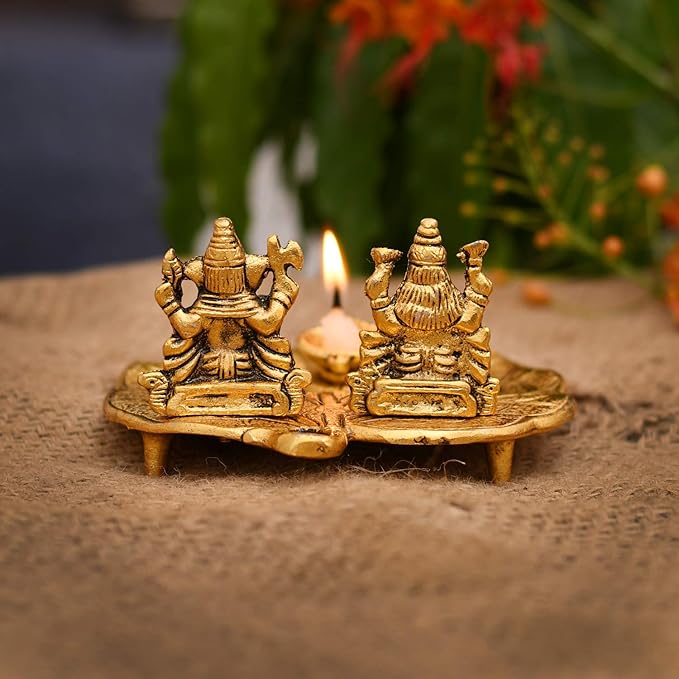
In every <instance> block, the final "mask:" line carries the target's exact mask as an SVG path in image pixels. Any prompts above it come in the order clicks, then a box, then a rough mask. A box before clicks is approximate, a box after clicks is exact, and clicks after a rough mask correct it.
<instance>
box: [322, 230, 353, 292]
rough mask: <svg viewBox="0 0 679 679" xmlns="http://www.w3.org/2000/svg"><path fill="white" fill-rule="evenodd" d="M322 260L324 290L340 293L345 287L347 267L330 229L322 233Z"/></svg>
mask: <svg viewBox="0 0 679 679" xmlns="http://www.w3.org/2000/svg"><path fill="white" fill-rule="evenodd" d="M321 250H322V260H323V285H325V289H326V290H327V291H328V292H330V293H333V292H335V290H339V291H340V292H341V291H343V290H346V287H347V266H346V264H345V262H344V254H343V253H342V248H341V247H340V244H339V242H338V241H337V238H336V236H335V234H334V233H333V232H332V230H331V229H328V228H326V229H325V230H324V231H323V243H322V246H321Z"/></svg>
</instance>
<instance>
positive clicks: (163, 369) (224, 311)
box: [138, 217, 311, 468]
mask: <svg viewBox="0 0 679 679" xmlns="http://www.w3.org/2000/svg"><path fill="white" fill-rule="evenodd" d="M303 263H304V255H303V253H302V249H301V248H300V246H299V245H298V244H297V243H295V242H294V241H291V242H290V243H288V245H286V246H285V247H281V244H280V242H279V241H278V237H276V236H271V237H270V238H269V240H268V243H267V254H266V256H257V255H246V254H245V251H244V250H243V246H242V245H241V243H240V240H239V239H238V236H237V235H236V232H235V230H234V227H233V224H232V222H231V220H230V219H228V218H226V217H222V218H220V219H217V220H216V221H215V224H214V231H213V234H212V238H211V239H210V242H209V244H208V246H207V249H206V250H205V254H204V255H203V257H196V258H195V259H192V260H190V261H188V262H182V261H181V260H180V259H179V258H178V257H177V255H176V254H175V251H174V250H172V249H170V250H168V251H167V252H166V253H165V257H164V258H163V264H162V274H163V282H162V283H161V284H160V285H159V286H158V287H157V288H156V293H155V295H156V301H157V302H158V305H159V306H160V307H161V309H162V310H163V311H164V312H165V314H166V315H167V317H168V319H169V321H170V324H171V326H172V330H173V334H172V336H171V337H170V338H169V339H168V340H167V341H166V342H165V344H164V345H163V358H164V360H163V364H162V365H161V366H154V367H153V368H150V369H149V370H145V371H144V372H142V373H140V374H139V376H138V380H139V384H140V385H141V386H142V387H144V388H145V389H147V390H148V392H149V395H148V399H149V404H150V407H151V408H152V409H153V410H154V411H155V412H156V413H158V414H159V415H163V416H168V417H185V416H195V415H223V416H231V415H235V416H258V415H262V416H274V417H282V416H285V415H290V414H297V413H299V412H300V411H301V409H302V405H303V402H304V388H305V387H306V386H308V385H309V383H310V382H311V374H310V373H309V372H308V371H306V370H301V369H299V368H296V367H295V362H294V359H293V356H292V351H291V349H290V343H289V342H288V340H287V339H286V338H284V337H281V335H280V334H279V333H280V328H281V324H282V323H283V319H284V318H285V316H286V314H287V312H288V310H289V309H290V307H291V306H292V304H293V303H294V301H295V299H296V298H297V294H298V292H299V286H298V285H297V283H295V281H293V280H292V278H290V277H289V276H288V274H287V271H288V268H289V267H291V266H292V267H294V268H295V269H297V270H300V269H301V268H302V265H303ZM269 272H271V273H272V274H273V286H272V288H271V291H270V293H269V294H268V295H264V296H262V295H257V290H258V288H259V287H260V285H261V284H262V282H263V280H264V278H265V276H266V275H267V274H268V273H269ZM185 280H190V281H192V282H193V283H194V284H195V285H196V287H197V288H198V296H197V298H196V300H195V302H194V303H193V304H192V305H191V306H189V307H188V308H184V307H183V306H182V283H183V281H185ZM153 464H155V463H153ZM154 468H155V467H154Z"/></svg>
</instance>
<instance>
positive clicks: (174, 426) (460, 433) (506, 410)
mask: <svg viewBox="0 0 679 679" xmlns="http://www.w3.org/2000/svg"><path fill="white" fill-rule="evenodd" d="M158 370H160V366H154V365H151V364H148V363H135V364H133V365H131V366H130V367H129V368H128V369H127V370H126V371H125V373H124V374H123V375H122V377H121V380H120V382H119V384H118V385H117V386H116V387H115V388H114V389H113V390H112V391H111V392H110V393H109V394H108V396H107V397H106V401H105V403H104V413H105V414H106V417H107V418H108V419H109V420H111V421H112V422H118V423H120V424H122V425H124V426H126V427H128V428H129V429H136V430H139V431H140V432H141V433H142V435H143V439H144V459H145V465H146V472H147V473H148V474H150V475H156V476H157V475H160V474H163V473H164V470H167V469H169V468H168V466H167V456H168V452H169V448H170V446H169V443H170V439H171V438H172V436H174V435H176V434H193V435H196V434H198V435H203V436H214V437H217V438H219V439H223V440H232V441H241V442H242V443H247V444H251V445H257V446H260V447H264V448H269V449H271V450H273V451H276V452H278V453H282V454H283V455H290V456H293V457H302V458H310V459H329V458H336V457H339V456H340V455H342V453H343V452H344V449H345V448H346V446H347V443H348V442H351V441H354V442H359V441H365V442H371V443H376V444H379V445H416V446H428V445H460V444H467V443H486V444H487V455H488V465H489V469H490V477H491V479H492V480H493V481H494V482H495V483H502V482H504V481H508V480H509V478H510V474H511V461H512V451H513V447H514V440H515V439H519V438H522V437H524V436H533V435H535V434H539V433H544V432H547V431H551V430H552V429H556V428H557V427H559V426H561V425H563V424H564V423H565V422H568V421H569V420H570V419H571V418H572V417H573V402H572V400H571V398H570V397H569V396H568V395H567V394H566V392H565V389H564V384H563V379H562V378H561V376H560V375H558V374H557V373H555V372H553V371H551V370H538V369H536V368H525V367H523V366H520V365H516V364H514V363H512V362H511V361H508V360H507V359H505V358H503V357H502V356H500V355H497V354H495V355H494V356H493V374H494V375H495V376H496V377H497V378H499V379H500V380H501V381H502V394H501V395H500V396H499V398H498V405H497V411H496V413H495V414H494V415H490V416H488V417H475V418H459V417H458V418H437V419H433V418H430V417H385V416H382V417H371V416H366V415H357V414H355V413H353V412H351V411H350V409H349V394H348V390H346V388H345V389H340V388H336V389H335V390H334V391H328V392H324V393H311V392H310V391H307V392H306V393H305V395H304V399H303V403H302V408H301V411H300V413H299V414H297V415H295V416H293V417H276V418H272V417H236V416H234V417H215V416H211V415H205V414H201V415H197V416H194V417H165V416H164V415H162V414H159V413H158V411H157V410H156V409H155V408H153V407H152V406H151V404H150V403H149V399H148V395H147V393H146V392H145V390H144V389H142V388H141V387H140V386H139V384H138V378H139V375H140V374H145V373H149V372H156V371H158Z"/></svg>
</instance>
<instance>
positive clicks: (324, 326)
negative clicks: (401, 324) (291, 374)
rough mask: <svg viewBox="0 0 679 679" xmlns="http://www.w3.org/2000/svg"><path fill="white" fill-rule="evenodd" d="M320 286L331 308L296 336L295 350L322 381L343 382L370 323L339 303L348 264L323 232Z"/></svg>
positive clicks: (353, 365)
mask: <svg viewBox="0 0 679 679" xmlns="http://www.w3.org/2000/svg"><path fill="white" fill-rule="evenodd" d="M321 264H322V274H323V285H324V287H325V290H326V292H327V293H328V294H329V295H330V296H331V298H332V307H331V308H330V310H329V311H328V313H327V314H325V316H323V318H321V321H320V324H319V325H317V326H315V327H313V328H309V329H308V330H305V331H304V332H302V333H301V334H300V336H299V337H298V338H297V346H296V349H297V351H298V352H299V354H300V355H301V357H302V358H303V359H304V360H305V361H306V362H307V363H308V365H309V368H310V369H311V370H312V372H314V373H315V374H316V375H317V377H318V378H319V381H320V383H321V384H320V386H321V387H322V386H323V385H322V383H323V382H326V383H328V384H331V385H344V384H346V378H347V374H348V373H349V372H350V371H351V370H356V369H357V368H358V366H359V349H360V346H361V340H360V339H359V335H358V333H359V329H361V328H363V329H366V328H370V327H371V325H370V324H369V323H365V322H363V321H360V320H359V319H357V318H353V317H352V316H350V315H349V314H347V313H346V311H345V310H344V308H343V306H342V293H344V292H345V291H346V289H347V280H348V275H347V266H346V261H345V258H344V254H343V253H342V249H341V247H340V244H339V242H338V241H337V238H336V236H335V234H334V233H333V232H332V231H331V230H330V229H328V228H326V229H325V230H324V231H323V240H322V247H321Z"/></svg>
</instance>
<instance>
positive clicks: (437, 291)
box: [394, 219, 461, 330]
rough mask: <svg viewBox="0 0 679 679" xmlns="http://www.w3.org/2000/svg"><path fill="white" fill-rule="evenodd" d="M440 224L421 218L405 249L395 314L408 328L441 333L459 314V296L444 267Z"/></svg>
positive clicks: (395, 302) (444, 256)
mask: <svg viewBox="0 0 679 679" xmlns="http://www.w3.org/2000/svg"><path fill="white" fill-rule="evenodd" d="M441 243H442V240H441V234H440V233H439V224H438V222H437V221H436V220H435V219H423V220H422V221H421V222H420V225H419V227H418V228H417V233H416V234H415V238H414V239H413V244H412V245H411V246H410V250H408V268H407V269H406V274H405V277H404V278H403V282H402V283H401V285H400V287H399V289H398V290H397V291H396V298H395V301H394V312H395V313H396V316H397V317H398V319H399V320H400V321H401V322H402V323H403V324H404V325H406V326H407V327H409V328H415V329H417V330H443V329H445V328H449V327H451V326H452V325H453V323H455V321H457V319H458V318H459V317H460V313H461V299H460V293H459V291H458V290H457V288H456V287H455V286H454V285H453V282H452V281H451V280H450V275H449V274H448V269H447V268H446V259H447V257H446V249H445V248H444V247H443V245H442V244H441Z"/></svg>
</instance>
